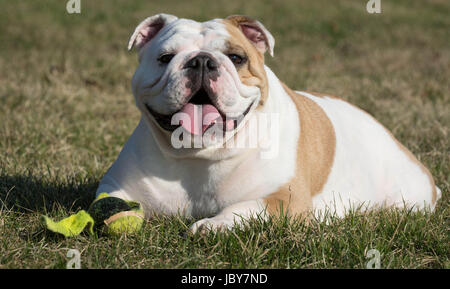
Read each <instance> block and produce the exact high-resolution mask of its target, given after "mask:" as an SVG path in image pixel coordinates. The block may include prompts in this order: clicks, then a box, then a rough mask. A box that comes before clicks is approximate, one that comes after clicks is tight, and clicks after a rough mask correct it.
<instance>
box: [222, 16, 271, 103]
mask: <svg viewBox="0 0 450 289" xmlns="http://www.w3.org/2000/svg"><path fill="white" fill-rule="evenodd" d="M247 21H249V18H246V17H243V16H232V17H229V18H227V19H224V20H223V23H224V24H225V26H226V29H227V31H228V33H229V34H230V38H229V39H228V47H227V51H225V54H233V53H235V54H242V52H244V53H245V54H246V55H247V57H248V61H247V62H246V63H245V64H244V65H242V66H241V67H238V74H239V78H240V79H241V82H242V83H244V84H245V85H249V86H257V87H259V89H260V90H261V98H260V101H259V105H260V106H262V105H264V102H265V101H266V99H267V95H268V84H267V76H266V71H265V70H264V55H263V54H262V53H261V52H259V51H258V50H257V49H256V48H255V46H254V45H253V44H252V43H251V42H250V41H249V40H248V39H247V37H245V35H244V34H243V33H242V31H241V30H240V26H239V23H241V22H247Z"/></svg>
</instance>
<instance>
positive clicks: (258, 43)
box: [97, 14, 440, 232]
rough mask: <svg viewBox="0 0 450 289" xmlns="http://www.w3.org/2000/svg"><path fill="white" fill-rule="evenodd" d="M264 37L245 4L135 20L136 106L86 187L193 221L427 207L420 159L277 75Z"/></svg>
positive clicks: (366, 120) (336, 102)
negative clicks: (214, 12)
mask: <svg viewBox="0 0 450 289" xmlns="http://www.w3.org/2000/svg"><path fill="white" fill-rule="evenodd" d="M274 44H275V41H274V38H273V36H272V35H271V34H270V32H269V31H268V30H267V29H266V28H265V27H264V26H263V25H262V24H261V23H260V22H259V21H256V20H253V19H251V18H248V17H245V16H230V17H228V18H226V19H214V20H211V21H207V22H203V23H199V22H196V21H193V20H188V19H179V18H177V17H175V16H172V15H167V14H159V15H155V16H152V17H149V18H147V19H145V20H144V21H143V22H142V23H140V24H139V25H138V26H137V27H136V29H135V31H134V33H133V34H132V36H131V39H130V42H129V49H131V48H133V47H135V48H136V50H137V52H138V55H139V56H138V57H139V65H138V67H137V69H136V72H135V74H134V76H133V79H132V89H133V94H134V97H135V100H136V104H137V106H138V108H139V110H140V111H141V113H142V117H141V120H140V123H139V124H138V126H137V128H136V129H135V131H134V132H133V134H132V136H131V137H130V139H129V140H128V142H127V143H126V144H125V146H124V148H123V150H122V152H121V153H120V155H119V157H118V158H117V160H116V161H115V162H114V164H113V165H112V166H111V168H110V169H109V170H108V172H107V174H106V175H105V176H104V178H103V179H102V180H101V183H100V185H99V188H98V190H97V193H98V194H99V193H102V192H106V193H109V194H110V195H112V196H115V197H119V198H123V199H126V200H133V201H138V202H140V203H141V204H142V205H143V207H144V209H145V213H146V216H147V217H151V216H153V215H155V214H182V215H185V216H192V217H195V218H198V219H199V221H197V222H196V223H194V225H193V226H192V227H191V231H192V232H196V231H199V230H204V229H213V230H214V229H218V228H230V227H232V226H233V225H234V224H236V223H242V222H245V221H246V220H248V219H249V218H251V217H255V216H259V217H262V218H265V217H267V216H269V215H270V214H278V213H279V212H280V209H281V208H283V211H285V212H287V213H288V214H290V215H292V216H308V214H307V213H313V214H315V215H316V216H321V215H323V214H324V213H325V212H328V213H331V214H335V215H337V216H343V215H344V214H345V212H346V211H347V210H348V209H350V208H354V207H358V206H359V207H361V206H363V207H374V206H399V207H400V206H404V205H407V206H414V208H416V209H424V208H430V209H433V208H434V206H435V204H436V201H437V200H438V198H439V196H440V191H439V189H438V188H437V187H436V186H435V184H434V181H433V178H432V176H431V175H430V173H429V171H428V170H427V169H426V168H425V167H424V166H423V165H422V164H421V163H420V162H419V161H418V160H417V159H416V158H415V157H414V156H413V155H412V154H411V153H410V152H409V151H408V150H407V149H406V148H405V147H404V146H402V145H401V144H400V143H399V142H398V141H397V140H396V139H395V138H394V137H393V136H392V134H391V133H390V132H389V131H388V130H386V129H385V128H384V127H383V126H382V125H381V124H380V123H379V122H377V121H376V120H375V119H374V118H373V117H371V116H370V115H369V114H367V113H366V112H364V111H362V110H360V109H358V108H357V107H355V106H353V105H351V104H349V103H348V102H346V101H344V100H342V99H340V98H337V97H334V96H331V95H322V94H318V93H312V92H300V91H294V90H291V89H290V88H288V87H287V86H286V85H285V84H283V83H282V82H281V81H280V80H279V79H278V78H277V77H276V76H275V74H274V73H273V72H272V71H271V70H270V69H269V68H268V67H267V66H266V65H265V64H264V56H265V54H266V55H272V56H273V52H274ZM298 69H299V70H301V69H304V68H301V67H299V68H298ZM274 116H275V117H274ZM267 151H271V153H270V154H264V152H267ZM268 156H269V157H268ZM298 220H300V219H298Z"/></svg>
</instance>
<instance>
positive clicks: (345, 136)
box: [299, 92, 433, 216]
mask: <svg viewBox="0 0 450 289" xmlns="http://www.w3.org/2000/svg"><path fill="white" fill-rule="evenodd" d="M299 93H300V94H303V95H304V96H307V97H309V98H310V99H312V100H313V101H314V102H316V103H317V104H318V105H319V106H320V107H321V108H322V109H323V110H324V111H325V113H326V114H327V116H328V117H329V119H330V120H331V122H332V124H333V127H334V130H335V133H336V153H335V158H334V163H333V166H332V169H331V172H330V175H329V177H328V181H327V182H326V184H325V186H324V188H323V190H322V193H320V194H318V195H316V196H314V198H313V207H314V209H315V213H316V215H317V216H319V215H323V214H324V212H325V211H328V212H329V213H331V214H336V215H338V216H343V215H344V214H345V212H346V211H347V210H348V209H352V208H357V207H359V206H363V207H365V208H368V207H373V206H383V205H387V206H397V207H402V206H404V205H406V206H415V208H416V209H423V208H425V207H431V208H432V207H433V204H432V189H433V187H432V183H431V182H430V179H429V178H428V176H427V174H425V173H424V172H423V171H422V169H421V168H420V167H419V166H418V165H417V163H415V162H413V161H412V160H411V159H410V158H409V157H408V156H407V155H406V154H405V152H404V151H403V150H402V149H401V148H400V147H399V146H398V144H397V143H396V142H395V140H394V139H393V138H392V137H391V135H390V134H389V133H388V132H387V130H386V129H385V128H384V127H383V126H382V125H380V124H379V123H378V122H377V121H376V120H375V119H374V118H373V117H372V116H370V115H369V114H367V113H366V112H364V111H362V110H360V109H358V108H357V107H355V106H353V105H351V104H349V103H347V102H345V101H343V100H339V99H336V98H330V97H316V96H314V95H311V94H308V93H306V92H299Z"/></svg>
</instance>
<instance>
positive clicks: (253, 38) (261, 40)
mask: <svg viewBox="0 0 450 289" xmlns="http://www.w3.org/2000/svg"><path fill="white" fill-rule="evenodd" d="M225 20H228V21H229V22H231V23H232V24H233V25H235V26H237V27H238V28H239V29H240V30H241V31H242V33H243V34H244V35H245V37H247V39H248V40H250V42H251V43H253V45H255V47H256V49H257V50H258V51H259V52H261V53H264V52H266V51H269V54H270V56H273V47H274V46H275V39H274V38H273V36H272V34H270V32H269V31H268V30H267V29H266V28H265V27H264V25H262V24H261V22H259V21H257V20H255V19H252V18H250V17H248V16H243V15H231V16H228V17H227V18H226V19H225Z"/></svg>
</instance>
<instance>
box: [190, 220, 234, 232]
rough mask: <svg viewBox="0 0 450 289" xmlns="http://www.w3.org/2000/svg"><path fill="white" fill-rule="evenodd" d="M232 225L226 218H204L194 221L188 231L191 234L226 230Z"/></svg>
mask: <svg viewBox="0 0 450 289" xmlns="http://www.w3.org/2000/svg"><path fill="white" fill-rule="evenodd" d="M231 227H232V222H230V221H229V220H227V219H226V218H218V217H214V218H204V219H201V220H200V221H197V222H195V223H194V224H193V225H192V226H191V227H190V228H189V232H190V233H192V234H197V233H199V234H205V233H207V232H208V231H212V232H217V231H221V230H226V229H229V228H231Z"/></svg>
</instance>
